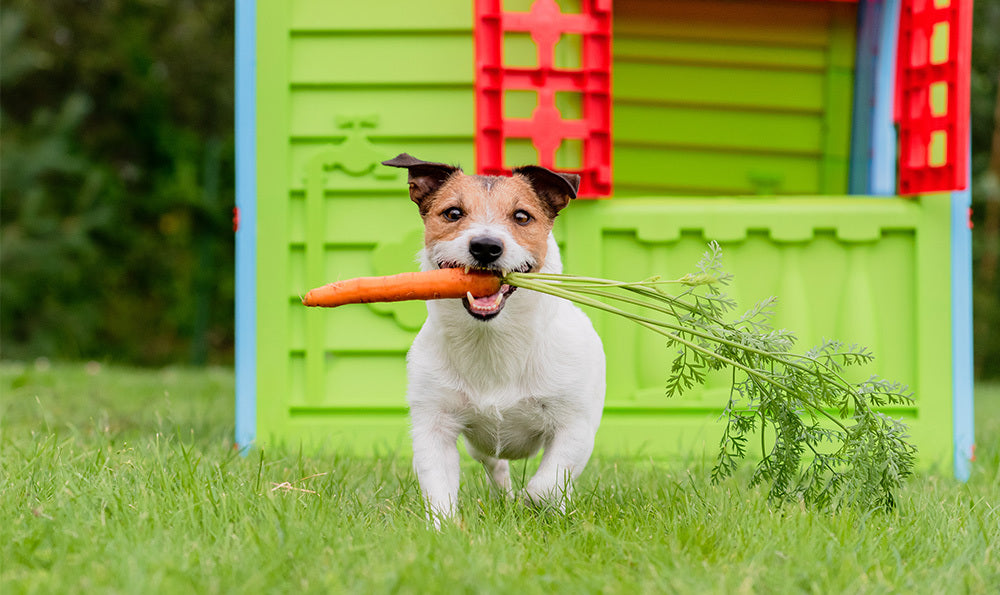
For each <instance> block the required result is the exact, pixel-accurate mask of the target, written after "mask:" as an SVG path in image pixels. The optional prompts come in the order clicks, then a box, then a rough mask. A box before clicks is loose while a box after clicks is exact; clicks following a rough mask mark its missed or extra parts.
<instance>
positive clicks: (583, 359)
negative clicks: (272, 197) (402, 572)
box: [383, 153, 605, 528]
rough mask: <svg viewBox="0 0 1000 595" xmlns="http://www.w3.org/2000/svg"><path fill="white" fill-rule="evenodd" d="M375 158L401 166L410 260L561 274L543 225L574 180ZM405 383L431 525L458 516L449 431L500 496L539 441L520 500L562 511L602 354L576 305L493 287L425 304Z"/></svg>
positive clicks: (595, 404)
mask: <svg viewBox="0 0 1000 595" xmlns="http://www.w3.org/2000/svg"><path fill="white" fill-rule="evenodd" d="M383 165H387V166H391V167H399V168H405V169H406V170H407V171H408V182H409V191H410V198H411V200H413V202H415V203H416V204H417V206H418V208H419V211H420V216H421V218H422V219H423V223H424V247H423V249H422V250H421V251H420V253H419V256H418V258H419V262H420V267H421V269H422V270H432V269H438V268H448V267H461V268H466V267H468V268H470V269H486V270H490V271H496V272H498V273H501V274H502V273H505V272H507V271H518V272H542V273H561V272H562V261H561V258H560V254H559V247H558V245H557V244H556V241H555V238H554V237H553V235H552V225H553V221H554V220H555V217H556V215H557V214H558V213H559V211H561V210H562V209H563V208H564V207H565V206H566V205H567V204H568V203H569V201H570V200H571V199H573V198H575V197H576V193H577V189H578V188H579V183H580V177H579V176H577V175H575V174H560V173H556V172H553V171H550V170H548V169H546V168H543V167H540V166H534V165H529V166H524V167H519V168H517V169H515V170H514V171H513V175H511V176H480V175H466V174H465V173H464V172H463V171H462V170H461V169H460V168H459V167H454V166H450V165H445V164H443V163H433V162H428V161H421V160H419V159H416V158H414V157H411V156H410V155H407V154H406V153H403V154H400V155H399V156H397V157H395V158H394V159H390V160H388V161H384V162H383ZM407 383H408V387H407V402H408V404H409V409H410V419H411V424H412V439H413V468H414V471H415V472H416V475H417V480H418V482H419V484H420V489H421V492H422V494H423V498H424V501H425V504H426V506H427V511H428V515H429V517H430V518H432V519H433V521H434V524H435V526H436V527H438V528H440V523H441V520H443V519H448V518H452V517H454V516H455V515H456V513H457V500H458V488H459V452H458V438H459V436H462V437H463V438H464V440H465V445H466V450H467V451H468V453H469V454H470V455H471V456H472V457H473V458H474V459H476V460H478V461H479V462H480V463H482V465H483V466H484V467H485V469H486V471H487V472H488V474H489V476H490V478H491V479H492V484H493V485H494V486H495V487H496V488H497V489H498V490H499V491H500V492H501V493H503V494H505V495H507V496H508V497H512V498H513V497H515V496H516V495H515V494H514V491H513V486H512V484H511V478H510V467H509V460H511V459H523V458H528V457H532V456H534V455H535V454H536V453H538V452H539V451H540V450H542V451H543V454H542V459H541V462H540V464H539V467H538V470H537V472H536V473H535V475H534V476H533V477H532V478H531V479H530V480H529V481H528V483H527V484H526V485H525V486H524V490H523V496H524V497H525V499H526V500H527V501H528V502H529V503H533V504H542V505H551V506H553V507H555V508H558V509H559V510H562V511H565V506H566V502H567V499H568V498H569V495H570V493H571V488H572V482H573V480H575V479H576V478H577V477H578V476H579V475H580V473H581V471H583V469H584V467H585V466H586V464H587V462H588V460H589V459H590V455H591V453H592V451H593V448H594V438H595V435H596V433H597V429H598V426H599V425H600V422H601V414H602V412H603V408H604V393H605V363H604V350H603V346H602V345H601V340H600V338H599V337H598V335H597V333H596V332H595V331H594V327H593V325H592V324H591V323H590V320H589V319H588V318H587V316H586V315H585V314H584V313H583V312H582V311H581V310H580V309H579V308H577V307H576V306H575V305H573V304H572V303H570V302H568V301H566V300H563V299H559V298H556V297H552V296H549V295H545V294H542V293H538V292H534V291H530V290H525V289H521V290H517V289H516V288H514V287H511V286H509V285H506V284H505V285H503V286H502V287H501V289H500V291H499V292H498V293H496V294H495V295H492V296H488V297H480V298H474V297H473V296H472V295H471V294H469V295H468V296H467V297H465V298H462V299H460V300H459V299H447V300H432V301H428V302H427V320H426V321H425V322H424V325H423V327H422V328H421V329H420V332H419V333H418V334H417V336H416V338H415V339H414V341H413V345H412V346H411V348H410V351H409V353H408V354H407Z"/></svg>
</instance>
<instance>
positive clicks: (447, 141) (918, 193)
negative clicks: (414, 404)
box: [236, 0, 972, 478]
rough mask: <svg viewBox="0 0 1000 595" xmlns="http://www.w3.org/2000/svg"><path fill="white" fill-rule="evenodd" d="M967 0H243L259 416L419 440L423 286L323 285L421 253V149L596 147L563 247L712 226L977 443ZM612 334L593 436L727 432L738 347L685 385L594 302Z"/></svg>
mask: <svg viewBox="0 0 1000 595" xmlns="http://www.w3.org/2000/svg"><path fill="white" fill-rule="evenodd" d="M971 5H972V3H971V0H860V1H857V2H852V1H843V2H837V1H822V0H820V1H806V0H670V1H669V2H665V1H655V0H628V1H626V0H616V1H615V2H614V3H612V1H611V0H559V2H558V4H557V3H556V1H555V0H537V1H535V2H532V0H507V1H503V2H501V0H475V1H474V2H473V1H472V0H390V1H387V2H381V3H378V4H377V5H366V4H363V3H342V2H323V1H320V0H295V1H292V2H263V1H260V2H254V1H253V0H247V1H240V2H238V3H237V49H236V58H237V164H238V171H237V206H238V215H239V227H238V230H237V232H236V234H237V271H236V272H237V286H238V290H237V296H238V298H237V304H236V307H237V310H236V316H237V353H236V356H237V361H236V364H237V417H236V422H237V427H236V433H237V442H238V443H239V444H240V445H241V446H246V445H250V444H253V443H265V444H266V443H268V442H273V441H284V442H288V441H295V442H300V441H301V442H303V443H305V444H310V445H329V446H333V447H338V448H346V449H349V450H351V451H354V452H357V453H372V452H375V451H377V450H379V449H396V448H399V449H404V450H405V449H407V448H408V447H409V439H408V437H407V432H408V421H407V412H406V405H405V398H404V396H405V390H406V374H405V363H404V361H405V360H404V358H405V354H406V351H407V349H408V348H409V345H410V342H411V341H412V339H413V337H414V335H415V333H416V331H417V330H418V329H419V328H420V325H421V323H422V321H423V318H424V315H425V305H424V304H423V303H422V302H406V303H397V304H372V305H366V306H351V307H344V308H338V309H335V310H315V309H308V308H305V307H302V306H301V304H300V303H299V296H300V295H301V294H302V293H303V292H304V291H305V290H307V289H309V288H311V287H315V286H318V285H322V284H324V283H327V282H330V281H334V280H337V279H345V278H349V277H356V276H365V275H381V274H391V273H397V272H401V271H404V270H415V269H416V263H415V254H416V252H417V250H418V249H419V247H420V244H421V231H422V225H421V221H420V218H419V216H418V214H417V211H416V208H415V207H414V205H413V204H412V203H411V202H410V201H409V200H408V197H407V188H406V178H405V172H400V171H399V170H395V169H392V168H387V167H382V166H380V165H379V162H380V161H382V160H384V159H387V158H390V157H393V156H395V155H396V154H398V153H401V152H407V153H410V154H412V155H415V156H417V157H420V158H422V159H428V160H433V161H444V162H451V163H458V164H461V165H463V166H464V168H465V169H466V171H471V170H476V171H478V172H480V173H497V172H503V171H508V170H509V169H510V168H511V167H512V166H516V165H520V164H527V163H539V164H541V165H545V166H548V167H553V168H557V169H560V170H564V171H573V172H577V173H580V174H581V176H582V177H583V184H582V194H584V195H585V197H586V198H584V199H582V200H577V201H575V203H574V204H572V205H571V206H570V207H569V208H568V209H566V210H565V211H564V212H563V213H562V214H561V215H560V216H559V218H558V220H557V226H556V237H557V239H558V240H559V242H560V244H561V246H562V249H563V259H564V265H565V269H566V271H567V272H572V273H575V274H580V275H593V276H600V277H606V278H617V279H640V278H646V277H648V276H650V275H652V274H662V275H664V276H668V277H670V276H680V275H682V274H684V273H686V272H688V271H690V270H691V269H692V267H693V265H694V263H695V262H696V261H697V260H698V257H699V256H700V254H701V253H702V252H703V251H704V249H705V247H706V243H707V242H708V241H709V240H716V241H718V242H719V243H720V244H721V245H722V248H723V251H724V260H725V262H726V267H727V269H728V270H730V271H731V272H733V273H734V274H735V282H734V284H733V285H732V286H731V288H730V293H731V294H732V295H733V296H734V297H735V298H736V299H737V300H738V301H739V303H740V306H741V308H744V309H745V308H749V307H750V306H752V305H753V304H754V303H755V302H757V301H758V300H760V299H762V298H765V297H768V296H771V295H776V296H778V298H779V304H778V308H777V310H776V320H775V322H776V324H777V325H778V326H782V327H785V328H788V329H791V330H793V331H795V332H796V334H797V335H798V337H799V346H800V347H802V348H803V349H806V348H808V347H809V346H811V345H813V344H815V343H816V342H818V341H819V340H820V339H822V338H838V339H842V340H845V341H849V342H857V343H861V344H864V345H867V346H869V347H870V348H872V349H873V350H874V352H875V353H876V355H877V356H878V359H877V363H876V365H874V366H872V367H871V369H868V370H866V371H865V373H864V374H865V376H867V375H868V374H870V373H877V374H879V375H881V376H884V377H887V378H890V379H893V380H899V381H902V382H906V383H909V384H910V386H911V388H912V389H913V390H914V391H915V393H916V402H915V404H914V405H913V406H911V407H897V408H895V409H891V410H890V413H891V414H892V415H898V416H901V417H903V418H905V419H906V421H907V422H908V423H909V424H910V427H911V433H912V437H913V440H914V441H915V443H916V444H917V445H918V447H919V449H920V453H919V457H920V462H921V464H922V465H925V466H927V465H942V466H948V467H951V468H953V469H954V472H955V474H956V476H958V477H960V478H964V477H967V475H968V464H969V460H970V458H971V454H972V380H971V376H972V365H971V300H970V295H969V294H970V287H971V272H970V271H971V265H970V232H969V224H968V221H969V219H968V209H969V196H968V193H967V190H966V187H967V181H968V175H969V174H968V150H969V149H968V147H969V142H968V122H969V113H968V103H969V96H968V93H969V78H968V77H969V54H970V38H971V14H972V6H971ZM588 314H589V315H590V317H591V319H592V320H593V321H594V323H595V326H596V327H597V329H598V332H599V333H600V334H601V336H602V339H603V341H604V345H605V350H606V352H607V356H608V375H607V377H608V390H607V401H606V410H605V416H604V421H603V423H602V426H601V430H600V433H599V434H598V438H597V452H599V453H604V454H621V455H625V456H646V457H653V458H669V457H671V456H675V455H677V454H680V453H691V452H698V450H699V449H701V448H706V447H707V448H714V447H715V446H716V444H717V442H718V438H719V435H720V432H721V424H720V423H718V421H717V419H718V416H719V414H720V412H721V410H722V407H723V404H724V403H725V402H726V399H727V398H728V395H729V383H728V382H729V378H728V377H727V376H719V377H711V378H710V379H709V381H708V382H707V383H706V384H705V385H704V386H703V387H701V388H700V389H697V390H691V391H689V392H688V393H687V394H686V395H684V396H683V397H680V398H674V399H667V398H666V397H665V396H664V383H665V379H666V376H667V374H668V372H669V367H670V361H671V359H672V358H671V356H672V354H671V353H670V352H669V351H668V349H667V347H666V346H665V345H664V344H663V341H661V340H660V338H659V337H658V336H656V335H654V334H653V333H649V332H647V331H645V330H644V329H641V328H640V327H638V326H636V325H632V324H631V323H629V322H628V321H625V320H617V319H615V320H612V317H611V316H608V315H604V314H602V313H599V312H588Z"/></svg>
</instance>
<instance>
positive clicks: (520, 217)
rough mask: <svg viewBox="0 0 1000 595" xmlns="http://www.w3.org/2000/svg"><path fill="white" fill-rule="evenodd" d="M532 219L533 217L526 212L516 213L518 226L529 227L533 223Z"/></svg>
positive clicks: (515, 220) (515, 221)
mask: <svg viewBox="0 0 1000 595" xmlns="http://www.w3.org/2000/svg"><path fill="white" fill-rule="evenodd" d="M531 219H532V218H531V215H529V214H528V213H527V212H526V211H517V212H516V213H514V223H517V224H518V225H527V224H529V223H531Z"/></svg>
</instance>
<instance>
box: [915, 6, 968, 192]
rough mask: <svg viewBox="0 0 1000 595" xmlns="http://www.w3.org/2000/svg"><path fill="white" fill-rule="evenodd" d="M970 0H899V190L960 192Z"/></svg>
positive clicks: (965, 153)
mask: <svg viewBox="0 0 1000 595" xmlns="http://www.w3.org/2000/svg"><path fill="white" fill-rule="evenodd" d="M971 53H972V0H903V2H902V7H901V10H900V15H899V45H898V47H897V68H896V122H897V123H898V124H899V193H900V194H917V193H921V192H937V191H950V190H962V189H965V187H966V185H967V183H968V175H969V174H968V170H969V157H968V154H969V70H970V60H971Z"/></svg>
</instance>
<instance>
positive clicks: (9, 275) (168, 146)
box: [0, 0, 1000, 377]
mask: <svg viewBox="0 0 1000 595" xmlns="http://www.w3.org/2000/svg"><path fill="white" fill-rule="evenodd" d="M975 27H976V33H975V36H974V39H973V46H974V47H973V78H972V91H973V99H972V113H973V126H972V149H973V175H974V183H973V187H974V188H973V189H974V192H973V220H974V222H975V224H976V230H975V238H974V251H975V256H974V262H973V266H974V275H975V291H974V299H975V307H976V367H977V372H978V373H979V374H980V375H982V376H992V377H997V376H1000V274H997V270H996V267H997V265H996V253H997V251H1000V246H996V245H994V244H997V243H998V242H997V241H996V236H995V235H993V236H991V235H990V233H991V229H992V233H994V234H995V233H996V229H995V226H996V222H995V221H994V220H993V219H992V218H991V216H990V213H992V212H994V211H993V210H991V209H997V208H1000V206H996V205H1000V180H998V175H1000V171H998V172H997V175H992V174H991V173H990V172H991V167H993V166H991V160H990V155H991V146H992V144H993V142H994V141H993V140H992V139H993V134H994V110H995V109H996V105H997V104H996V93H997V80H998V76H1000V0H978V1H977V2H976V7H975ZM0 143H2V144H0V191H2V196H0V275H2V282H0V325H2V326H0V356H3V357H8V358H29V357H35V356H38V355H46V356H49V357H58V358H99V359H104V358H110V359H112V360H116V361H125V362H132V363H140V364H162V363H166V362H176V361H189V362H195V363H200V362H205V361H212V362H222V363H224V362H228V361H231V358H232V347H233V330H232V329H233V310H232V300H233V234H232V221H231V217H232V206H233V203H234V196H233V173H234V172H233V5H232V3H230V2H213V1H211V0H176V1H169V0H89V1H82V0H46V1H32V0H5V1H4V3H3V5H2V7H0ZM993 150H994V151H995V149H993ZM996 162H1000V156H998V155H994V163H996ZM996 167H1000V166H996ZM991 205H993V206H991ZM998 212H1000V211H998Z"/></svg>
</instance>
